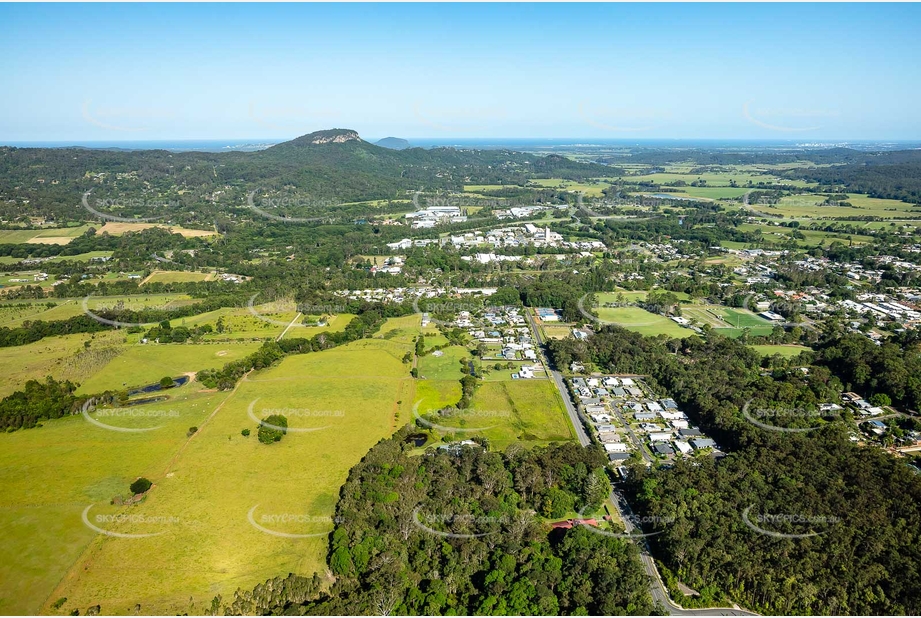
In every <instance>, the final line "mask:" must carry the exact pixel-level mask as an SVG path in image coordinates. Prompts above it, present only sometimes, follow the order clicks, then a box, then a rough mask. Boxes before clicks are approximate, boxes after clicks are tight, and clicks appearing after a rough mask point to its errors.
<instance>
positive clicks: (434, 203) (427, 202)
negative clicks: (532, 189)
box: [412, 191, 518, 210]
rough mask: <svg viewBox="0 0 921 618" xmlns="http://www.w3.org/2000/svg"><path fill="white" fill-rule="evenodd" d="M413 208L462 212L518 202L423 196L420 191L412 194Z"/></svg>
mask: <svg viewBox="0 0 921 618" xmlns="http://www.w3.org/2000/svg"><path fill="white" fill-rule="evenodd" d="M412 201H413V206H415V207H416V209H417V210H422V209H423V208H458V209H460V210H463V209H464V208H470V207H484V208H487V207H488V208H508V207H510V206H517V205H518V200H515V199H503V200H499V199H496V198H483V197H473V196H470V195H424V194H423V193H422V192H421V191H416V192H414V193H413V200H412Z"/></svg>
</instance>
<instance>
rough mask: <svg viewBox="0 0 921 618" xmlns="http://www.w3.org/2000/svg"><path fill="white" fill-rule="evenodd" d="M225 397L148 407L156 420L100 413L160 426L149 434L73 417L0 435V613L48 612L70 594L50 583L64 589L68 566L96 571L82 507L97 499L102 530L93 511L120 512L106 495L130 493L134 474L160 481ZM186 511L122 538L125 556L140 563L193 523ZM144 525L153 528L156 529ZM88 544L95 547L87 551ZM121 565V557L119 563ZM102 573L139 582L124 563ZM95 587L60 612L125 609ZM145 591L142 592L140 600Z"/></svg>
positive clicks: (156, 510) (150, 509)
mask: <svg viewBox="0 0 921 618" xmlns="http://www.w3.org/2000/svg"><path fill="white" fill-rule="evenodd" d="M223 397H226V394H224V393H212V394H203V393H198V394H193V395H190V396H188V397H185V398H183V399H182V400H177V401H171V402H169V405H168V409H167V406H164V405H162V404H152V405H150V406H146V407H147V408H149V409H151V410H157V411H162V410H166V411H165V412H162V415H161V416H159V417H157V418H156V420H153V421H152V418H150V417H147V418H137V417H135V418H128V417H124V418H118V419H114V420H113V419H109V418H106V419H105V420H106V422H107V423H111V424H118V425H119V426H122V427H135V428H140V427H150V426H156V425H162V427H161V428H160V429H156V430H154V431H145V432H137V433H123V432H116V431H109V430H106V429H103V428H100V427H97V426H95V425H92V424H90V423H89V422H87V421H86V420H84V418H83V417H82V416H79V415H78V416H75V417H70V418H66V419H59V420H55V421H49V422H46V423H45V425H44V426H43V427H41V428H37V429H27V430H20V431H17V432H14V433H10V434H3V435H0V526H2V528H3V530H4V532H5V534H4V537H5V540H4V542H3V543H2V544H0V611H2V612H3V613H5V614H14V615H15V614H37V613H40V612H48V611H49V608H48V607H47V604H48V603H50V602H53V601H54V600H55V599H57V598H59V597H61V596H69V593H67V592H65V593H62V594H54V590H55V588H56V587H57V586H58V585H59V583H61V582H62V579H63V580H64V584H63V585H64V587H66V585H67V584H66V582H67V581H68V579H69V578H68V577H67V574H68V570H71V574H74V573H75V572H82V571H83V570H84V568H86V569H91V568H93V567H92V565H93V563H94V550H96V549H98V548H99V546H100V544H101V543H100V540H101V538H102V537H101V536H100V535H98V534H97V533H95V532H93V531H92V530H90V529H89V528H88V527H87V526H85V525H84V524H83V523H82V521H81V513H82V512H83V510H84V509H85V508H86V507H87V506H90V505H94V506H93V509H92V510H91V512H90V522H91V523H95V524H97V525H99V526H100V527H103V528H106V527H108V524H105V523H101V522H97V521H96V517H97V516H100V515H106V514H112V513H115V512H116V507H111V506H109V501H110V499H111V498H113V497H114V496H116V495H127V494H128V493H129V492H128V485H129V484H130V483H131V482H132V481H133V480H134V479H135V478H137V477H138V476H141V475H143V476H148V477H150V478H152V479H157V475H158V474H162V471H163V469H164V467H165V466H166V464H167V462H168V461H169V459H170V458H171V457H172V456H173V455H174V454H175V453H176V452H177V451H178V449H179V448H180V447H181V446H182V444H183V443H184V442H185V441H186V430H187V429H188V427H190V426H193V425H200V424H202V422H203V421H204V419H205V418H207V416H208V414H209V413H210V412H211V410H213V409H214V407H215V406H216V405H217V404H218V403H219V401H220V400H221V399H222V398H223ZM170 413H175V416H170ZM50 462H53V465H51V464H50ZM156 490H157V488H155V489H154V492H156ZM128 512H130V513H131V514H141V513H144V514H147V515H150V516H155V515H156V516H166V515H169V513H166V512H165V511H164V510H162V509H161V508H160V506H159V505H158V504H157V503H156V502H145V503H144V504H142V505H141V506H139V507H135V509H134V510H131V511H128ZM183 515H184V514H183V513H178V512H177V513H176V516H178V517H179V523H178V524H176V525H172V526H169V528H168V529H167V534H164V535H163V536H162V537H155V538H148V539H119V540H121V541H122V542H123V545H122V547H123V551H124V557H126V558H130V557H132V556H133V557H134V559H135V560H137V559H141V560H143V556H144V555H145V552H146V551H151V548H153V547H154V546H155V544H159V545H169V544H170V542H171V541H170V540H171V539H172V540H173V541H175V537H174V536H172V534H173V532H174V530H172V529H170V528H173V529H174V528H177V527H190V526H191V527H194V526H195V522H190V521H189V520H188V518H187V517H183ZM139 526H140V525H139ZM140 527H145V528H146V529H145V530H144V532H150V531H152V528H153V527H154V526H152V525H150V524H147V525H146V526H140ZM135 531H137V532H140V531H141V530H139V529H138V530H135ZM157 531H159V530H157ZM91 544H92V547H93V549H91V550H89V551H88V552H86V553H84V552H85V551H86V550H87V548H88V547H90V546H91ZM81 555H82V556H83V558H81ZM126 566H128V565H127V564H126V563H124V562H123V564H122V567H126ZM103 575H104V577H105V578H106V579H107V580H108V582H109V584H112V583H113V582H116V581H118V580H121V581H122V582H124V583H131V582H134V581H135V579H134V573H133V572H132V571H130V570H126V569H125V568H121V569H119V568H116V569H112V570H106V571H105V572H104V573H103ZM164 579H174V578H172V577H165V578H164ZM182 579H184V577H181V578H178V581H182ZM94 594H96V597H95V598H92V599H91V598H89V597H85V598H81V599H79V601H78V602H79V605H75V604H74V603H73V602H68V603H67V604H66V605H65V607H64V608H63V609H62V610H61V613H67V612H69V611H70V609H71V608H72V607H75V606H78V607H79V609H80V610H81V611H83V610H84V609H85V608H86V607H89V606H90V605H95V604H96V603H102V605H103V607H104V611H105V612H106V613H110V612H113V611H115V610H116V609H120V610H121V612H122V613H127V610H128V609H129V604H128V602H126V603H124V605H123V606H122V607H120V608H116V607H113V605H112V603H111V602H110V597H109V590H100V591H96V592H94ZM142 597H143V594H138V596H137V600H138V601H140V600H141V599H142ZM126 601H127V600H126ZM135 602H136V601H135ZM131 605H132V606H133V603H131ZM177 611H178V610H177Z"/></svg>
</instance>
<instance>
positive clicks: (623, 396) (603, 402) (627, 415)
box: [572, 376, 717, 463]
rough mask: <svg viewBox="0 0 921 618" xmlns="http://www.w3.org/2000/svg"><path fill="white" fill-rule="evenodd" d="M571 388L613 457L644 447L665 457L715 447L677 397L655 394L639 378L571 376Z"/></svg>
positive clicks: (615, 459) (616, 459) (617, 459)
mask: <svg viewBox="0 0 921 618" xmlns="http://www.w3.org/2000/svg"><path fill="white" fill-rule="evenodd" d="M572 388H573V391H574V392H575V394H576V398H577V400H578V402H579V404H580V406H581V408H582V410H583V412H584V413H585V415H586V416H587V417H588V418H589V419H591V422H592V426H593V429H594V431H595V434H596V437H597V438H598V441H599V442H600V443H601V444H602V445H603V446H604V448H605V450H606V451H607V452H608V458H609V459H610V460H611V461H612V462H615V463H617V462H621V461H623V460H625V459H628V458H629V457H630V455H631V452H633V451H636V450H640V449H644V448H645V449H646V450H647V451H648V452H649V453H650V454H652V455H653V456H656V457H659V458H665V459H672V458H674V457H677V456H688V455H692V454H693V453H695V452H698V451H715V450H716V449H717V445H716V442H714V441H713V440H711V439H710V438H708V437H707V436H705V435H704V434H703V432H701V431H700V429H699V428H697V427H693V426H691V423H690V421H689V420H688V417H687V415H686V414H685V413H684V412H682V411H681V410H679V409H678V404H676V403H675V401H674V400H672V399H655V398H653V397H651V396H650V395H648V394H647V391H648V387H646V386H645V385H644V384H643V382H642V381H641V380H640V379H638V378H635V377H624V376H598V377H589V378H573V379H572Z"/></svg>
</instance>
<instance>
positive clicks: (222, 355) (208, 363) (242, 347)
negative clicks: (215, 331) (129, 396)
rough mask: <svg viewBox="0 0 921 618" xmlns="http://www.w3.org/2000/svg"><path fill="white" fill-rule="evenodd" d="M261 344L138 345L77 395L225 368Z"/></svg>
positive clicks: (87, 381) (115, 361)
mask: <svg viewBox="0 0 921 618" xmlns="http://www.w3.org/2000/svg"><path fill="white" fill-rule="evenodd" d="M260 345H261V344H259V343H226V344H184V343H168V344H162V345H161V344H155V343H148V344H145V345H141V344H136V345H133V346H131V347H130V348H129V349H127V350H126V351H125V352H124V353H123V354H121V355H120V356H119V357H118V358H116V359H115V360H113V361H112V362H110V363H109V364H108V365H107V366H106V367H105V369H104V370H103V371H100V372H99V373H97V374H95V375H93V376H92V377H91V378H89V379H87V380H86V381H85V382H83V384H81V385H80V388H79V389H78V391H77V392H78V393H86V394H91V393H101V392H103V391H107V390H122V389H124V388H131V387H135V386H145V385H147V384H153V383H155V382H159V381H160V379H161V378H163V377H166V376H169V377H172V378H175V377H177V376H179V375H180V374H184V373H193V372H197V371H200V370H202V369H216V368H219V367H223V366H224V365H225V364H227V363H229V362H230V361H234V360H239V359H241V358H243V357H245V356H246V355H248V354H251V353H252V352H255V351H256V350H258V349H259V346H260Z"/></svg>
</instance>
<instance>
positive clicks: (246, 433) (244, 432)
mask: <svg viewBox="0 0 921 618" xmlns="http://www.w3.org/2000/svg"><path fill="white" fill-rule="evenodd" d="M240 433H241V434H242V435H243V437H244V438H248V437H249V429H244V430H243V431H241V432H240Z"/></svg>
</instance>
